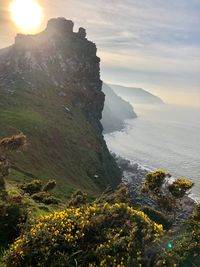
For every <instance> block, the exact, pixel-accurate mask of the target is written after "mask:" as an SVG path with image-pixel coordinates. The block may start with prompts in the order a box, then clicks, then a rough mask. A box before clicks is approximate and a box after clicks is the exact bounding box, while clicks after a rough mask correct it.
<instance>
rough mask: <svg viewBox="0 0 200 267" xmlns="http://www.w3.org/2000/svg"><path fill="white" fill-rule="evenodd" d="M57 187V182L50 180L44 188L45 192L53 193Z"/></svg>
mask: <svg viewBox="0 0 200 267" xmlns="http://www.w3.org/2000/svg"><path fill="white" fill-rule="evenodd" d="M55 187H56V181H55V180H49V181H48V182H47V184H46V185H45V186H44V188H43V191H45V192H49V191H52V190H53V189H54V188H55Z"/></svg>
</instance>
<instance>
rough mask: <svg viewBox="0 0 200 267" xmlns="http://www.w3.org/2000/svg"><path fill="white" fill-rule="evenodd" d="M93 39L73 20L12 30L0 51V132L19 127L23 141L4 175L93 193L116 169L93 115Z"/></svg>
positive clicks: (96, 96)
mask: <svg viewBox="0 0 200 267" xmlns="http://www.w3.org/2000/svg"><path fill="white" fill-rule="evenodd" d="M99 62H100V59H99V58H98V57H97V56H96V46H95V44H94V43H92V42H90V41H88V40H87V39H86V32H85V30H84V29H83V28H80V29H79V31H78V32H77V33H74V32H73V22H72V21H68V20H66V19H64V18H58V19H52V20H50V21H49V22H48V25H47V28H46V29H45V31H43V32H42V33H40V34H37V35H28V36H25V35H17V37H16V39H15V44H14V45H12V46H11V47H9V48H7V49H3V50H1V51H0V136H1V137H3V136H6V135H9V134H13V133H16V132H19V131H22V132H23V133H24V134H26V135H27V137H28V140H29V143H28V146H27V148H26V150H25V151H24V152H23V153H22V154H21V155H20V157H19V156H18V155H17V156H13V163H14V164H13V171H12V174H11V178H10V181H11V182H13V183H14V182H21V181H23V180H26V181H27V180H30V179H32V178H33V177H39V178H42V179H47V178H55V179H56V180H57V183H58V186H57V188H58V189H57V191H58V192H57V193H58V194H59V195H60V196H64V197H66V196H68V194H70V193H71V192H72V191H73V190H75V189H76V188H82V189H84V190H86V191H88V192H89V193H90V194H94V195H96V194H98V193H100V192H101V191H102V190H103V189H105V188H106V187H107V186H108V185H112V186H116V185H117V184H118V183H119V181H120V171H119V169H118V167H117V165H116V163H115V161H114V160H113V158H112V157H111V155H110V154H109V152H108V149H107V147H106V144H105V141H104V139H103V136H102V125H101V123H100V119H101V116H102V109H103V105H104V94H103V93H102V91H101V87H102V82H101V80H100V74H99V72H100V70H99Z"/></svg>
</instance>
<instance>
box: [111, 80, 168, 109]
mask: <svg viewBox="0 0 200 267" xmlns="http://www.w3.org/2000/svg"><path fill="white" fill-rule="evenodd" d="M109 86H110V87H111V88H112V89H113V90H114V92H115V93H116V94H117V95H119V96H121V97H122V98H124V99H126V100H127V101H130V102H131V103H133V104H145V105H146V104H148V105H160V104H161V105H162V104H164V102H163V101H162V99H161V98H159V97H158V96H156V95H153V94H151V93H150V92H148V91H147V90H144V89H142V88H136V87H126V86H122V85H116V84H110V85H109Z"/></svg>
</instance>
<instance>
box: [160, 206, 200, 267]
mask: <svg viewBox="0 0 200 267" xmlns="http://www.w3.org/2000/svg"><path fill="white" fill-rule="evenodd" d="M175 238H176V239H175V240H174V241H173V242H172V243H173V245H172V248H171V249H166V250H165V252H163V250H162V253H160V255H159V258H158V259H157V261H156V263H155V266H159V267H161V266H162V267H171V266H179V267H193V266H200V204H199V205H198V206H197V209H196V211H195V212H194V213H193V214H192V216H191V217H190V218H189V220H188V222H187V224H186V225H185V229H184V231H182V232H181V234H179V236H177V237H175Z"/></svg>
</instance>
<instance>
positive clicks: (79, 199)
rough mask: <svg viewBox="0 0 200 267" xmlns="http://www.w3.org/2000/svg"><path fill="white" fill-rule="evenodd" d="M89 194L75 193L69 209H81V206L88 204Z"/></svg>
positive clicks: (78, 191) (79, 191)
mask: <svg viewBox="0 0 200 267" xmlns="http://www.w3.org/2000/svg"><path fill="white" fill-rule="evenodd" d="M86 201H87V194H86V193H84V192H82V191H81V190H77V191H75V192H74V193H73V194H72V196H71V198H70V200H69V203H68V206H69V207H79V206H81V205H84V204H86Z"/></svg>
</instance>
